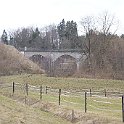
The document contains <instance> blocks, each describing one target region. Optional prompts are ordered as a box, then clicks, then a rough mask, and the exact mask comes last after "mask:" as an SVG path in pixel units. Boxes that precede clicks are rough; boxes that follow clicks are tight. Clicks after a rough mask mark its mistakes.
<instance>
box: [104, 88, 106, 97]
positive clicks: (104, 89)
mask: <svg viewBox="0 0 124 124" xmlns="http://www.w3.org/2000/svg"><path fill="white" fill-rule="evenodd" d="M104 92H105V97H106V89H104Z"/></svg>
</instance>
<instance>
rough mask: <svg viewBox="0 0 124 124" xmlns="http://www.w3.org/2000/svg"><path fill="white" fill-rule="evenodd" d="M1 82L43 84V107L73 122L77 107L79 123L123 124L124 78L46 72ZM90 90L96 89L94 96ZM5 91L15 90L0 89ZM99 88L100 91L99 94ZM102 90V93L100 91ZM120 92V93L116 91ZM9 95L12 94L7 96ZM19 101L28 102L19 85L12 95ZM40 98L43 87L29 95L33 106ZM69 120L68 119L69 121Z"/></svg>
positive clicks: (76, 118)
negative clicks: (72, 115) (59, 100)
mask: <svg viewBox="0 0 124 124" xmlns="http://www.w3.org/2000/svg"><path fill="white" fill-rule="evenodd" d="M0 82H3V83H5V84H6V83H7V84H10V85H11V84H12V82H15V83H19V84H22V85H24V84H25V83H28V84H30V85H32V86H36V87H37V89H38V88H39V87H40V86H41V85H42V87H43V94H42V106H41V105H40V107H39V105H37V104H36V106H37V107H38V108H40V109H41V110H44V109H45V111H48V112H50V113H53V114H54V115H58V116H59V117H62V118H64V119H66V120H67V121H70V122H71V119H70V118H71V117H70V116H71V114H72V111H73V110H74V118H75V121H74V122H75V123H77V124H78V123H83V122H84V123H85V124H87V123H89V121H90V123H91V124H92V123H95V124H99V123H100V124H103V123H104V124H108V123H109V124H121V123H122V110H121V95H120V94H119V96H118V93H122V94H123V92H124V85H123V83H124V81H121V80H105V79H83V78H57V77H56V78H55V77H46V76H45V75H27V74H24V75H15V76H3V77H1V78H0ZM46 86H49V87H50V88H49V89H48V93H47V94H46V93H45V87H46ZM58 89H62V93H61V105H60V106H59V105H58V103H59V102H58V99H59V98H58ZM89 89H92V96H90V92H89ZM104 89H106V91H107V97H105V96H104ZM0 91H1V93H2V94H7V93H9V94H12V89H11V88H10V89H9V90H8V89H7V88H6V89H5V88H3V89H0ZM84 91H87V113H85V112H84V109H85V97H84ZM96 91H97V93H95V92H96ZM98 91H99V92H98ZM115 92H117V94H116V95H113V96H112V94H113V93H115ZM7 96H8V95H7ZM12 98H14V99H16V100H17V101H21V102H22V101H24V98H25V92H23V91H21V89H19V88H16V89H15V94H14V96H13V97H12ZM37 101H40V96H39V90H35V88H34V89H30V88H29V95H28V96H27V104H28V105H29V106H31V105H33V104H32V103H35V102H37ZM66 123H67V122H66Z"/></svg>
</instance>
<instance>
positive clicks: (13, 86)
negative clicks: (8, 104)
mask: <svg viewBox="0 0 124 124" xmlns="http://www.w3.org/2000/svg"><path fill="white" fill-rule="evenodd" d="M12 92H13V94H14V92H15V83H14V82H13V83H12Z"/></svg>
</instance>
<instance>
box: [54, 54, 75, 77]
mask: <svg viewBox="0 0 124 124" xmlns="http://www.w3.org/2000/svg"><path fill="white" fill-rule="evenodd" d="M76 69H77V62H76V59H75V58H74V57H72V56H71V55H67V54H64V55H61V56H60V57H58V58H57V59H56V60H55V61H54V75H55V76H71V75H73V74H74V73H75V70H76Z"/></svg>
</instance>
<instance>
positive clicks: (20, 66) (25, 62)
mask: <svg viewBox="0 0 124 124" xmlns="http://www.w3.org/2000/svg"><path fill="white" fill-rule="evenodd" d="M20 73H43V70H42V69H41V68H39V66H38V65H36V64H34V63H33V62H32V61H30V60H29V59H28V58H26V57H24V55H23V54H21V53H20V52H19V51H18V50H17V49H15V48H14V47H13V46H9V45H5V44H2V43H1V44H0V75H10V74H20Z"/></svg>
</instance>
